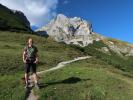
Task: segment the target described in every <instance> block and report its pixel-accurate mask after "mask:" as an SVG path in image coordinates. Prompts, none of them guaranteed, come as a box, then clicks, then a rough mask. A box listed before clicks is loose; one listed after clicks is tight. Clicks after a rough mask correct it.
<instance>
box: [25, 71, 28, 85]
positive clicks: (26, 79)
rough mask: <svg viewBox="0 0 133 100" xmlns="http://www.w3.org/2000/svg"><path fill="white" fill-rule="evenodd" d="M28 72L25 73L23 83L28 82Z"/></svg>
mask: <svg viewBox="0 0 133 100" xmlns="http://www.w3.org/2000/svg"><path fill="white" fill-rule="evenodd" d="M28 79H29V74H28V73H25V83H26V84H28Z"/></svg>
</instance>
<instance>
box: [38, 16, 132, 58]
mask: <svg viewBox="0 0 133 100" xmlns="http://www.w3.org/2000/svg"><path fill="white" fill-rule="evenodd" d="M36 32H37V33H38V34H45V35H46V34H47V35H49V36H50V37H52V38H53V39H54V40H56V41H57V42H64V43H66V44H74V45H79V46H81V47H85V46H88V45H89V44H93V43H94V41H103V42H104V44H106V45H107V46H108V48H106V47H101V50H102V51H104V52H106V53H109V50H111V51H113V52H115V53H117V54H119V55H121V56H133V45H132V44H128V43H126V42H122V41H118V40H116V39H110V38H107V37H104V36H102V35H100V34H98V33H95V32H93V28H92V24H90V23H89V22H87V21H85V20H83V19H82V18H79V17H74V18H68V17H66V16H65V15H63V14H58V15H57V16H56V17H55V18H54V19H53V20H51V21H50V23H48V25H46V26H43V27H42V28H40V29H38V30H36Z"/></svg>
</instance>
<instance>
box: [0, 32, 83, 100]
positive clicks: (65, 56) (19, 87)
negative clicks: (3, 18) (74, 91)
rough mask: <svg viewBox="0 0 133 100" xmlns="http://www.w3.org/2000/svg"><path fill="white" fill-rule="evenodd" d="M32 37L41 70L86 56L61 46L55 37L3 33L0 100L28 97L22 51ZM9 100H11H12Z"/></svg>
mask: <svg viewBox="0 0 133 100" xmlns="http://www.w3.org/2000/svg"><path fill="white" fill-rule="evenodd" d="M29 37H32V38H33V40H34V42H35V45H36V46H37V47H38V50H39V52H38V54H39V63H38V71H39V70H45V69H48V68H51V67H54V66H56V65H57V63H59V62H61V61H65V60H70V59H73V58H74V57H76V56H82V55H83V53H82V52H81V51H79V50H76V49H75V48H72V47H70V46H67V45H66V44H63V43H57V42H55V41H53V40H52V39H51V38H45V37H40V36H37V35H32V34H25V33H15V32H0V48H1V49H0V75H1V76H0V91H1V93H0V99H1V100H7V99H8V98H10V100H21V99H22V98H24V93H25V89H24V84H22V80H21V78H22V77H23V74H24V67H23V62H22V52H23V48H24V47H25V45H26V40H27V39H28V38H29ZM8 100H9V99H8Z"/></svg>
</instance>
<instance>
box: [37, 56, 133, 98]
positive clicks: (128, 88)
mask: <svg viewBox="0 0 133 100" xmlns="http://www.w3.org/2000/svg"><path fill="white" fill-rule="evenodd" d="M114 72H115V73H114ZM116 72H117V73H116ZM122 73H123V72H121V71H119V70H117V69H115V68H113V69H112V66H110V65H108V64H107V63H105V62H103V61H101V60H97V59H95V58H91V59H88V60H84V61H79V62H75V63H72V64H69V65H67V66H66V67H64V68H62V69H59V70H57V71H53V72H49V73H46V74H43V75H42V76H41V79H40V81H41V82H42V83H43V85H44V86H42V88H41V89H40V90H39V91H38V95H39V96H40V100H44V99H45V100H50V99H52V100H132V98H133V80H131V79H130V78H127V77H125V76H123V75H122ZM123 79H125V80H123ZM128 81H130V82H128Z"/></svg>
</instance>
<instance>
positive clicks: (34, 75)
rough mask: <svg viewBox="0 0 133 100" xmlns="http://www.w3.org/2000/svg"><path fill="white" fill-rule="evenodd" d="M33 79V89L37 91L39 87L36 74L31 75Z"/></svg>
mask: <svg viewBox="0 0 133 100" xmlns="http://www.w3.org/2000/svg"><path fill="white" fill-rule="evenodd" d="M33 78H34V83H35V87H36V88H37V89H39V87H38V78H37V74H36V73H33Z"/></svg>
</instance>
